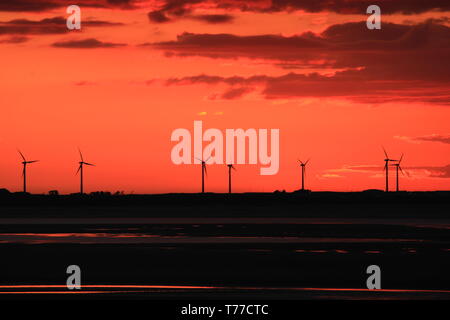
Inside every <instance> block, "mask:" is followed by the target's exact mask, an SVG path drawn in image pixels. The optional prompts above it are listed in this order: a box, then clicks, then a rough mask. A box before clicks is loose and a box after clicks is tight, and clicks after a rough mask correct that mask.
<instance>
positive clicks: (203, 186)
mask: <svg viewBox="0 0 450 320" xmlns="http://www.w3.org/2000/svg"><path fill="white" fill-rule="evenodd" d="M210 158H211V157H208V159H206V160H205V161H203V158H202V160H200V159H199V158H195V159H197V160H198V161H201V162H202V193H205V176H207V175H208V171H206V162H208V160H209V159H210Z"/></svg>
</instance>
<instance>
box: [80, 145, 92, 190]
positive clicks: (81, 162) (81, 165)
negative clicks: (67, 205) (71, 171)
mask: <svg viewBox="0 0 450 320" xmlns="http://www.w3.org/2000/svg"><path fill="white" fill-rule="evenodd" d="M78 152H79V153H80V158H81V161H80V162H79V164H80V166H79V167H78V170H77V174H78V172H80V194H83V165H88V166H94V164H92V163H88V162H84V159H83V154H82V153H81V150H80V149H78Z"/></svg>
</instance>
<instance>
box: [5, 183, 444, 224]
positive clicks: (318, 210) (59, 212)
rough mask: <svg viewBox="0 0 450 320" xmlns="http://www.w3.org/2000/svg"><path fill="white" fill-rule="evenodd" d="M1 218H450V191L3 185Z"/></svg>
mask: <svg viewBox="0 0 450 320" xmlns="http://www.w3.org/2000/svg"><path fill="white" fill-rule="evenodd" d="M0 208H2V210H1V213H0V217H21V216H23V217H36V218H39V217H49V216H52V217H76V216H80V217H94V216H103V217H123V218H127V217H134V216H135V217H230V218H239V217H331V218H345V217H351V218H370V217H373V218H376V217H380V218H415V217H420V218H450V210H449V209H450V192H449V191H430V192H389V193H385V192H382V191H380V190H367V191H363V192H311V191H309V190H299V191H297V192H292V193H287V192H284V191H276V192H274V193H235V194H226V193H204V194H200V193H194V194H186V193H181V194H175V193H174V194H143V195H138V194H131V195H124V194H122V193H116V194H111V193H109V192H93V193H91V194H89V195H87V194H83V195H81V194H71V195H59V194H58V193H57V191H55V190H54V191H52V194H50V195H37V194H24V193H9V192H8V191H7V190H5V189H3V191H1V190H0Z"/></svg>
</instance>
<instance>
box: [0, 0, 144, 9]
mask: <svg viewBox="0 0 450 320" xmlns="http://www.w3.org/2000/svg"><path fill="white" fill-rule="evenodd" d="M140 1H141V0H77V1H75V2H74V1H73V0H3V1H1V2H0V11H9V12H42V11H48V10H54V9H57V8H62V7H67V6H69V5H73V4H76V5H78V6H80V7H93V8H112V9H115V8H119V9H135V8H136V6H135V3H137V2H140Z"/></svg>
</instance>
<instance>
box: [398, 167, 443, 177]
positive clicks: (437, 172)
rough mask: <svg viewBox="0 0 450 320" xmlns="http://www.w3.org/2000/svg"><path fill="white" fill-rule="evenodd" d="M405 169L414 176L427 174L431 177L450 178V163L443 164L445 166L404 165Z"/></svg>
mask: <svg viewBox="0 0 450 320" xmlns="http://www.w3.org/2000/svg"><path fill="white" fill-rule="evenodd" d="M403 169H404V170H408V172H409V173H410V174H411V175H412V176H414V175H420V173H422V175H425V176H427V177H429V178H444V179H448V178H450V164H449V165H446V166H443V167H437V166H416V167H404V168H403Z"/></svg>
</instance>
